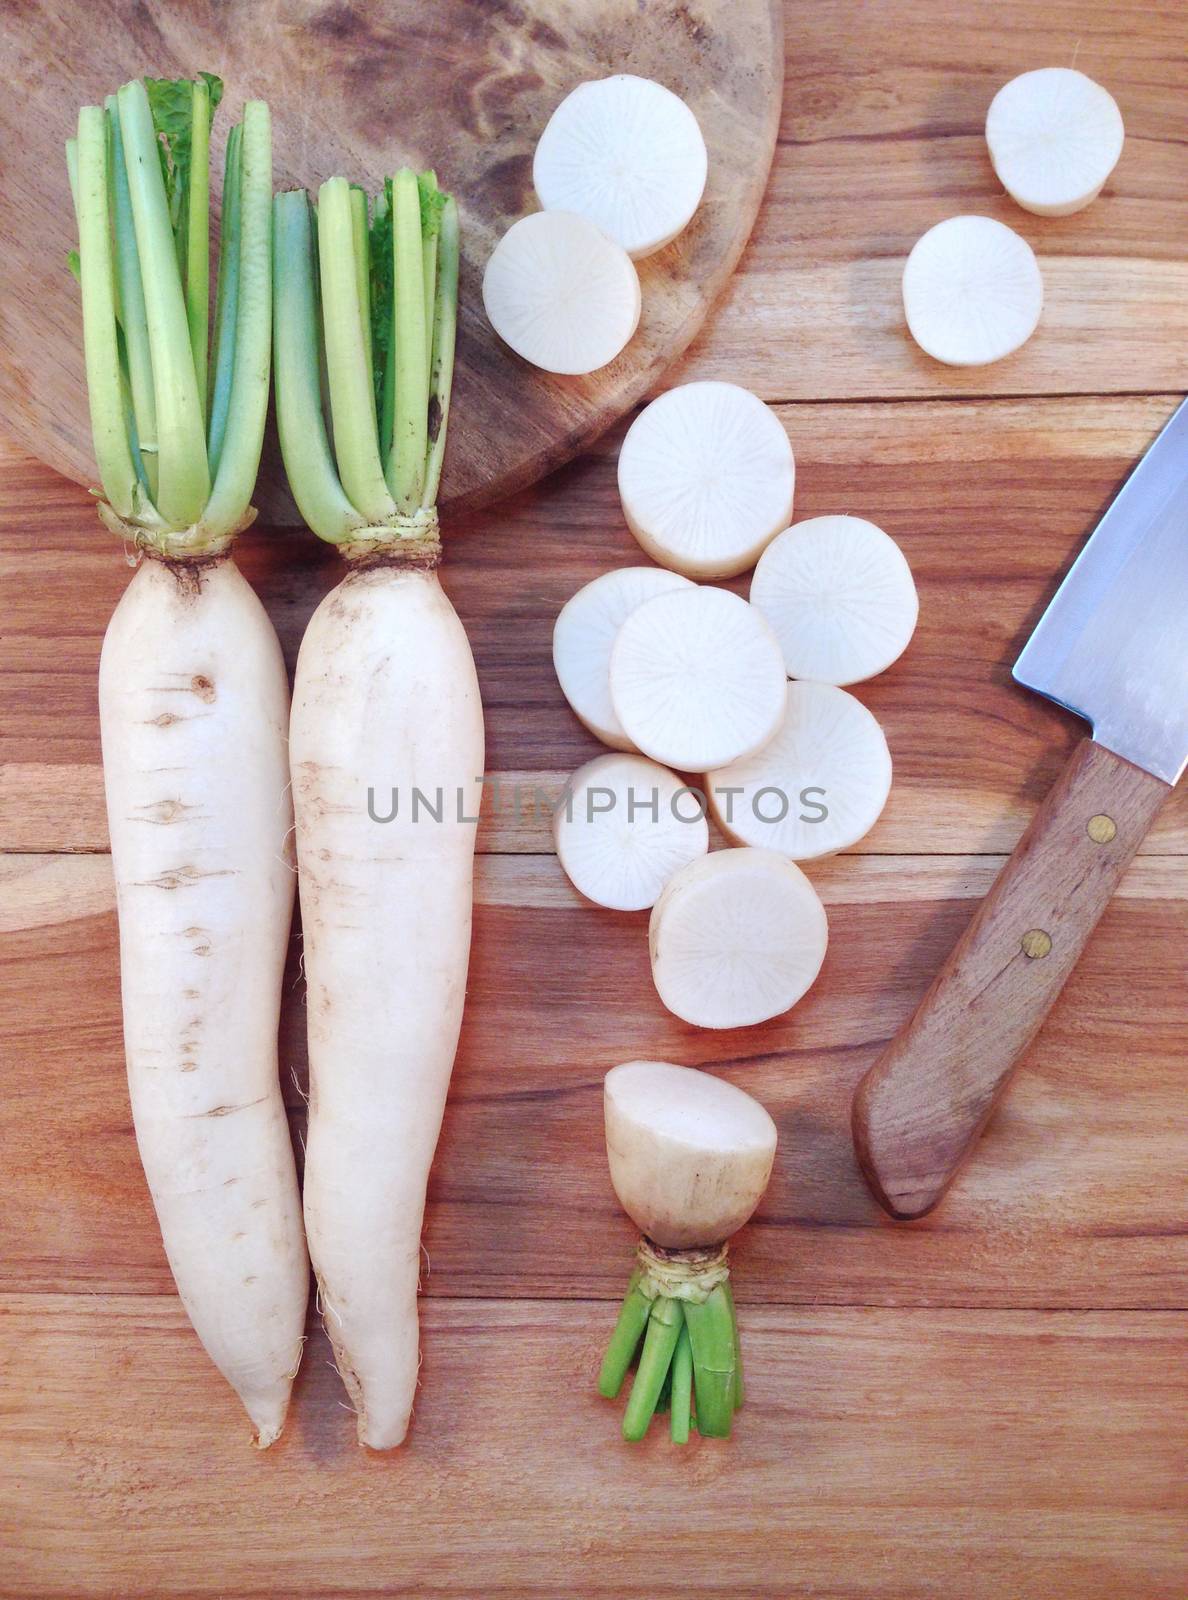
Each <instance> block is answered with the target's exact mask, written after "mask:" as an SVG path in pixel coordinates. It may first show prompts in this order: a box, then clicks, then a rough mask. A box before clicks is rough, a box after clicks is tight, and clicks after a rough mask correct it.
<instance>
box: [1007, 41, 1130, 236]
mask: <svg viewBox="0 0 1188 1600" xmlns="http://www.w3.org/2000/svg"><path fill="white" fill-rule="evenodd" d="M1124 138H1125V130H1124V128H1123V126H1122V113H1121V112H1120V111H1119V110H1118V103H1117V101H1116V100H1115V99H1114V97H1113V95H1112V94H1110V93H1109V91H1108V90H1106V89H1103V88H1102V86H1101V84H1100V83H1094V81H1093V79H1092V78H1087V77H1086V76H1085V74H1084V73H1083V72H1077V71H1075V70H1074V69H1073V68H1071V67H1041V68H1040V69H1039V71H1037V72H1023V73H1020V75H1019V76H1018V77H1017V78H1012V79H1011V81H1010V82H1009V83H1005V84H1003V86H1002V88H1001V89H1000V90H999V91H998V93H997V94H996V95H995V96H994V99H993V100H992V101H991V102H990V110H989V111H988V112H987V114H986V143H987V145H988V146H989V148H990V160H991V161H992V162H993V163H994V170H995V172H996V173H997V174H998V177H999V181H1000V182H1001V183H1002V186H1003V188H1004V189H1005V190H1006V191H1007V193H1008V194H1009V195H1010V197H1011V199H1012V200H1014V201H1015V202H1016V204H1018V205H1021V206H1022V207H1023V209H1024V210H1025V211H1034V212H1035V213H1036V214H1037V215H1039V216H1041V217H1067V216H1070V215H1071V214H1072V213H1073V212H1074V211H1080V210H1082V209H1083V208H1084V207H1085V206H1087V205H1088V204H1089V203H1090V201H1092V200H1096V198H1097V196H1098V195H1099V194H1100V193H1101V190H1102V186H1103V184H1104V183H1105V181H1106V179H1107V178H1108V177H1109V175H1110V173H1111V172H1113V170H1114V168H1115V167H1116V166H1117V165H1118V157H1119V156H1120V155H1121V154H1122V143H1123V139H1124Z"/></svg>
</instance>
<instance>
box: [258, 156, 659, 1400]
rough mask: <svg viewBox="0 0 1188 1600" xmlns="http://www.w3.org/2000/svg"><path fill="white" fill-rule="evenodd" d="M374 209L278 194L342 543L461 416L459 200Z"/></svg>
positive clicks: (417, 477)
mask: <svg viewBox="0 0 1188 1600" xmlns="http://www.w3.org/2000/svg"><path fill="white" fill-rule="evenodd" d="M368 211H369V206H368V201H367V196H366V195H365V194H364V192H363V191H362V190H361V189H360V188H358V187H357V186H353V185H351V184H349V183H348V182H347V181H346V179H345V178H331V179H329V180H328V181H327V182H326V183H324V184H323V185H322V187H321V189H320V191H319V194H318V207H317V210H316V212H315V211H314V210H313V209H312V207H311V206H310V203H309V200H308V197H307V196H306V195H305V193H304V192H303V191H297V192H294V193H289V194H281V195H278V196H277V197H276V201H275V204H274V248H273V260H274V273H273V276H274V282H275V294H276V314H275V326H274V359H275V361H276V409H277V425H278V429H279V432H280V435H281V448H282V454H283V456H284V459H285V465H286V471H287V474H288V478H289V484H290V487H291V488H292V491H293V496H294V499H295V500H296V501H297V504H298V507H299V508H300V510H301V514H302V516H303V517H304V519H305V521H306V522H307V523H308V524H309V526H310V527H311V528H312V529H313V531H314V532H315V533H316V534H317V535H318V536H319V537H320V538H322V539H325V540H327V541H328V542H329V543H332V544H349V543H350V542H352V541H353V540H356V539H358V538H359V537H360V536H363V537H366V538H367V539H368V540H371V541H378V542H380V543H382V542H385V529H387V528H391V529H392V530H393V534H392V536H391V537H400V536H402V534H404V533H407V532H408V525H407V519H410V518H412V519H416V518H417V517H418V515H419V514H420V513H421V512H427V511H429V510H431V509H432V507H433V506H434V505H435V503H436V499H437V493H438V489H439V487H440V483H441V469H442V460H443V457H444V453H445V444H446V433H447V423H448V420H449V406H450V385H451V378H452V371H453V363H454V346H455V339H456V328H457V312H458V258H459V243H458V210H457V206H456V205H455V203H454V201H453V199H452V198H451V197H450V196H449V195H445V194H443V193H442V192H441V191H440V190H439V189H438V187H437V182H436V179H435V178H434V176H433V174H431V173H425V174H422V175H421V176H420V177H418V176H417V174H415V173H413V172H411V171H409V170H408V169H405V170H403V171H401V172H400V173H398V174H397V175H396V176H395V178H392V179H389V180H388V181H387V183H386V184H385V186H384V188H383V190H382V191H381V192H380V193H379V194H378V195H377V196H376V198H375V200H374V202H373V204H372V205H371V207H370V220H369V218H368ZM315 263H316V268H315ZM319 289H320V297H319ZM323 351H324V367H325V383H324V384H323V383H322V382H321V381H320V374H319V357H320V352H323ZM323 390H324V391H325V393H323ZM327 414H328V415H327ZM327 421H328V422H329V426H327ZM416 526H417V524H416V523H415V522H414V530H415V528H416ZM627 1359H628V1360H629V1359H630V1352H628V1356H627ZM625 1370H626V1367H624V1371H625Z"/></svg>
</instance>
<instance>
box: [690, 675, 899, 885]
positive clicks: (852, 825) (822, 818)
mask: <svg viewBox="0 0 1188 1600" xmlns="http://www.w3.org/2000/svg"><path fill="white" fill-rule="evenodd" d="M706 788H707V791H708V795H709V801H710V804H711V806H712V807H713V810H714V815H715V817H717V819H718V821H719V823H720V824H721V826H722V828H723V829H724V831H725V832H726V833H728V834H729V835H730V837H731V838H732V839H736V840H738V842H739V843H740V844H747V845H759V846H764V847H766V848H767V849H769V850H778V851H779V852H780V854H781V855H786V856H790V857H791V858H792V859H793V860H794V861H810V860H812V859H813V858H814V857H816V856H824V855H830V854H832V852H833V851H835V850H845V849H847V848H848V847H849V846H850V845H852V844H856V843H857V842H858V840H859V839H861V838H862V837H863V836H864V835H865V834H867V833H869V832H870V830H871V828H873V827H874V825H875V823H876V822H877V821H878V819H879V816H880V814H881V812H882V810H883V807H884V806H885V805H886V803H887V796H888V795H889V794H890V792H891V753H890V751H889V750H888V749H887V741H886V739H885V738H884V736H883V730H882V728H880V727H879V724H878V723H877V721H876V720H875V718H874V717H873V716H872V715H871V713H870V712H869V711H868V710H867V708H866V707H865V706H864V705H863V704H862V703H861V701H859V700H855V698H854V696H853V695H852V694H847V693H846V691H845V690H844V689H837V688H834V687H833V685H832V684H827V683H790V684H789V685H788V709H787V711H786V712H785V714H784V721H783V725H782V726H781V728H780V731H779V732H778V733H777V734H776V736H775V738H774V739H773V740H772V741H771V743H770V744H767V745H765V746H764V747H763V749H762V750H760V751H759V752H758V754H757V755H753V756H750V757H748V758H747V760H745V761H737V762H735V763H734V764H733V765H732V766H729V767H722V768H719V770H718V771H717V772H711V773H709V774H708V776H707V779H706Z"/></svg>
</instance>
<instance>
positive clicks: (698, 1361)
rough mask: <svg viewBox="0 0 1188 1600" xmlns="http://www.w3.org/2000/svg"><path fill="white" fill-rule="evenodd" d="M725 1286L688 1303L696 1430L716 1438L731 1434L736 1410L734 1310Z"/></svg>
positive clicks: (686, 1315) (724, 1437) (686, 1308)
mask: <svg viewBox="0 0 1188 1600" xmlns="http://www.w3.org/2000/svg"><path fill="white" fill-rule="evenodd" d="M724 1287H725V1286H724V1285H723V1284H719V1285H718V1287H717V1288H716V1289H712V1290H711V1291H710V1293H709V1296H708V1298H707V1299H706V1300H705V1301H704V1302H703V1303H702V1304H701V1305H697V1304H695V1303H693V1302H692V1301H690V1303H689V1304H688V1305H687V1306H686V1307H685V1320H686V1322H687V1324H688V1327H689V1342H690V1344H691V1345H692V1347H693V1390H694V1394H695V1396H696V1400H697V1431H698V1432H699V1433H701V1434H703V1435H706V1436H708V1437H710V1438H715V1439H728V1438H729V1437H730V1419H731V1417H732V1415H733V1413H734V1392H735V1391H734V1311H733V1305H732V1302H731V1300H730V1299H729V1297H728V1296H727V1295H726V1294H725V1293H724V1292H723V1290H724Z"/></svg>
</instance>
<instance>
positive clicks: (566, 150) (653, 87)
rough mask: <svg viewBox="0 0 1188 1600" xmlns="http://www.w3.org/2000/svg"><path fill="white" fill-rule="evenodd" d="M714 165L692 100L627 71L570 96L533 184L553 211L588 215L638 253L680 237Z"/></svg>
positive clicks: (542, 146)
mask: <svg viewBox="0 0 1188 1600" xmlns="http://www.w3.org/2000/svg"><path fill="white" fill-rule="evenodd" d="M706 168H707V159H706V153H705V140H704V139H703V138H702V136H701V129H700V128H699V127H698V126H697V118H696V117H695V116H694V115H693V113H692V112H691V111H690V110H689V107H688V106H687V105H686V104H685V102H684V101H683V100H682V99H680V98H679V96H677V95H675V94H673V92H672V90H671V89H666V88H665V87H664V86H663V84H659V83H653V82H652V80H651V79H650V78H637V77H634V76H632V75H631V74H630V73H619V74H617V75H616V76H615V77H613V78H599V79H596V80H595V81H594V82H592V83H581V84H579V85H578V87H577V88H576V89H574V90H573V92H572V93H571V94H568V95H566V97H565V99H564V100H562V102H561V104H560V105H559V106H558V107H557V109H556V111H554V112H553V115H552V116H551V117H550V118H549V121H548V124H547V126H546V127H545V131H544V132H543V133H542V134H541V136H540V142H539V144H538V145H537V147H536V157H535V160H534V161H533V163H532V181H533V183H534V184H535V186H536V193H537V197H538V199H539V200H540V203H541V205H542V206H543V207H544V208H545V210H546V211H576V212H577V213H578V215H579V216H582V217H588V218H589V219H590V221H591V222H594V223H596V224H597V225H598V227H600V228H601V229H602V231H603V233H605V234H606V235H607V236H608V237H609V238H611V239H614V240H616V241H617V242H618V243H619V244H621V245H622V246H623V249H624V250H626V252H627V254H628V255H629V256H633V257H637V258H638V257H640V256H648V255H651V253H652V251H653V250H659V249H660V247H661V245H665V244H667V243H668V242H669V240H670V239H675V238H676V236H677V234H678V233H680V231H681V229H682V228H683V227H684V226H685V225H686V223H687V222H688V221H689V218H690V217H691V216H692V215H693V213H694V212H695V211H696V210H697V207H698V205H699V204H700V203H701V196H702V193H703V191H704V189H705V178H706Z"/></svg>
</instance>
